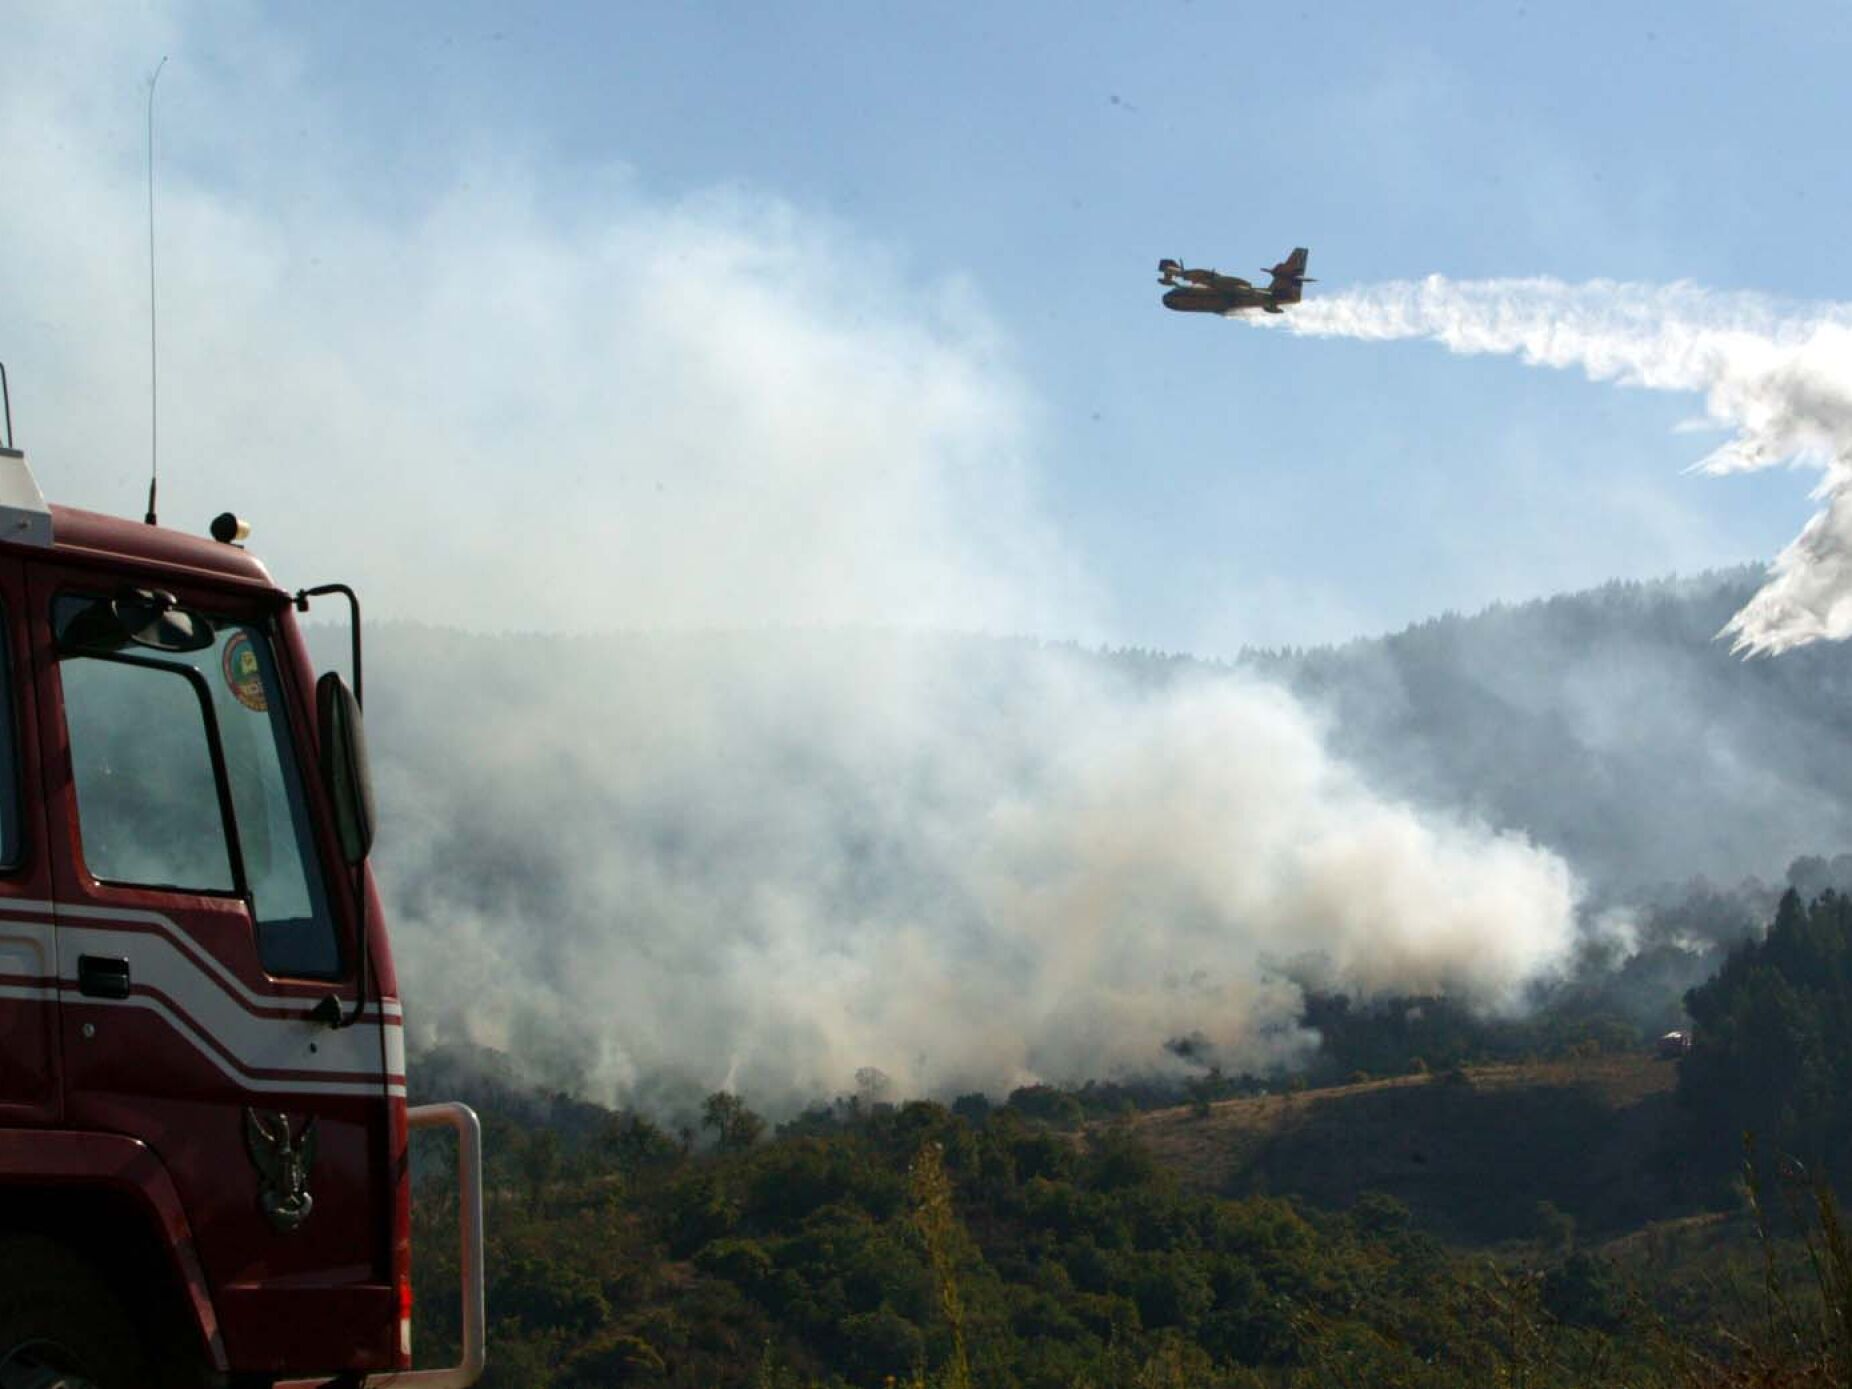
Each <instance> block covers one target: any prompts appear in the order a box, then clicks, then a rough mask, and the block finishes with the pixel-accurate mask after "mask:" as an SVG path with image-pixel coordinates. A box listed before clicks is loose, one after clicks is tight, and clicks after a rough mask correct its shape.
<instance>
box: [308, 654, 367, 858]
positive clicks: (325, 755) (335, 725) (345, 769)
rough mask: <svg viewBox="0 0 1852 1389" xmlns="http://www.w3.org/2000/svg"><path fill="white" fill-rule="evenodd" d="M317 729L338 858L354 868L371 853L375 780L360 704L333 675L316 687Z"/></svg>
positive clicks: (343, 682)
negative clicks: (336, 840) (338, 844)
mask: <svg viewBox="0 0 1852 1389" xmlns="http://www.w3.org/2000/svg"><path fill="white" fill-rule="evenodd" d="M315 724H316V732H317V733H318V735H319V736H320V739H321V771H322V785H323V786H325V787H326V788H327V791H328V800H329V803H330V804H331V805H333V806H334V827H335V833H336V834H337V835H338V836H339V837H340V840H341V855H342V857H343V858H345V859H346V860H347V862H348V864H349V866H355V865H358V864H360V863H363V862H365V860H366V856H367V854H368V853H369V852H370V851H371V850H372V848H373V775H372V772H371V771H370V770H369V769H368V766H367V735H366V727H365V725H364V724H363V723H362V722H361V719H360V705H359V703H358V701H356V700H355V699H354V692H353V691H352V690H350V689H348V688H347V682H346V681H344V680H343V679H341V677H340V676H339V675H338V674H336V673H335V672H334V671H329V672H328V673H327V674H326V675H324V676H322V678H321V679H319V680H317V681H316V682H315Z"/></svg>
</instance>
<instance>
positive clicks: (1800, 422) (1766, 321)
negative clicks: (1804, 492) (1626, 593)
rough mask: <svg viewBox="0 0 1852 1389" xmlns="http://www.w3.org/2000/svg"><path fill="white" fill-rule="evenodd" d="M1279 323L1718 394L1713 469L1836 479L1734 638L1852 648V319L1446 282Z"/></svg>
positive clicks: (1696, 293)
mask: <svg viewBox="0 0 1852 1389" xmlns="http://www.w3.org/2000/svg"><path fill="white" fill-rule="evenodd" d="M1253 317H1255V318H1257V319H1258V318H1259V316H1258V315H1255V316H1253ZM1267 321H1268V322H1269V323H1270V324H1273V323H1283V325H1284V326H1285V327H1286V328H1287V329H1288V330H1289V331H1292V332H1295V333H1301V334H1310V335H1315V336H1321V337H1348V338H1356V339H1361V340H1365V341H1384V340H1389V339H1403V338H1421V339H1427V340H1431V341H1434V342H1438V343H1441V344H1442V345H1443V346H1445V347H1446V348H1447V349H1448V350H1449V351H1452V352H1459V353H1469V354H1471V353H1497V354H1505V355H1512V356H1517V357H1519V358H1521V359H1522V360H1523V361H1525V362H1528V363H1531V364H1533V365H1536V366H1548V367H1557V368H1580V369H1581V370H1582V371H1584V372H1586V373H1587V375H1588V376H1589V377H1590V379H1592V380H1596V381H1612V382H1615V383H1617V384H1620V385H1625V386H1638V387H1644V388H1647V389H1650V390H1661V391H1691V392H1699V393H1702V394H1703V396H1704V400H1705V410H1706V414H1707V415H1708V416H1709V418H1710V420H1711V421H1712V422H1713V423H1715V424H1717V425H1720V426H1723V427H1726V428H1728V429H1730V430H1731V431H1732V437H1731V438H1730V440H1729V441H1728V442H1727V443H1725V444H1723V445H1722V446H1721V447H1719V448H1717V449H1716V450H1714V451H1713V452H1712V453H1711V454H1710V455H1709V456H1707V457H1706V458H1704V459H1703V460H1702V461H1701V462H1700V463H1699V464H1698V465H1697V466H1698V468H1699V469H1700V470H1701V471H1704V472H1708V473H1713V474H1715V473H1730V472H1742V471H1749V470H1753V469H1758V468H1768V467H1774V466H1776V465H1780V464H1800V465H1804V466H1808V467H1814V468H1818V469H1819V470H1820V471H1821V472H1822V474H1823V476H1822V479H1821V481H1820V484H1819V486H1818V487H1817V488H1816V489H1815V496H1816V497H1818V498H1819V499H1820V500H1821V501H1822V502H1823V504H1824V505H1823V507H1822V509H1821V510H1820V512H1819V513H1818V514H1816V515H1815V516H1814V517H1813V518H1812V519H1811V520H1810V521H1809V522H1808V523H1807V525H1806V527H1805V529H1804V530H1802V532H1801V534H1800V535H1799V536H1798V537H1796V539H1795V540H1794V541H1793V543H1792V544H1790V545H1789V546H1788V547H1787V549H1785V550H1784V551H1782V553H1781V555H1780V556H1779V557H1778V558H1777V559H1776V560H1775V563H1774V566H1773V570H1772V573H1771V576H1770V578H1769V581H1768V583H1767V584H1766V585H1765V586H1764V587H1763V588H1762V589H1761V590H1760V591H1759V592H1758V593H1757V594H1756V595H1755V597H1754V598H1753V599H1752V600H1751V601H1750V602H1749V603H1748V605H1747V606H1745V607H1744V608H1743V609H1742V611H1741V612H1739V613H1737V615H1736V616H1735V617H1734V618H1733V619H1732V620H1731V621H1730V623H1729V625H1728V626H1727V627H1726V628H1725V629H1724V632H1725V634H1726V635H1729V636H1731V637H1732V638H1734V640H1735V644H1736V647H1737V649H1738V650H1741V651H1745V652H1751V653H1761V652H1777V651H1783V650H1786V649H1788V648H1790V647H1793V646H1797V645H1801V644H1804V643H1806V642H1810V641H1815V640H1819V639H1822V638H1826V639H1831V640H1840V639H1843V638H1845V637H1847V636H1849V635H1852V307H1847V306H1844V305H1828V306H1823V307H1821V306H1815V307H1809V308H1804V309H1801V308H1788V307H1785V306H1783V305H1781V304H1779V303H1777V302H1775V301H1773V300H1769V299H1766V298H1762V297H1759V296H1755V295H1747V294H1715V293H1711V292H1709V291H1706V290H1702V289H1698V288H1696V287H1695V286H1692V285H1687V284H1677V285H1669V286H1659V287H1655V286H1650V285H1635V284H1619V283H1614V282H1612V281H1602V280H1597V281H1593V282H1590V283H1586V284H1579V285H1572V284H1567V283H1564V282H1563V281H1560V280H1553V279H1528V280H1481V281H1454V280H1448V279H1446V278H1444V277H1442V276H1439V275H1433V276H1429V277H1428V278H1427V279H1425V280H1420V281H1407V282H1395V283H1390V284H1383V285H1376V286H1370V287H1365V288H1361V289H1356V290H1351V291H1349V292H1346V293H1340V294H1332V295H1320V296H1318V297H1317V298H1316V299H1308V300H1307V301H1306V302H1305V303H1303V304H1301V305H1299V306H1298V307H1297V308H1295V309H1294V310H1292V311H1291V313H1290V314H1289V315H1287V316H1285V317H1284V318H1283V319H1269V320H1267Z"/></svg>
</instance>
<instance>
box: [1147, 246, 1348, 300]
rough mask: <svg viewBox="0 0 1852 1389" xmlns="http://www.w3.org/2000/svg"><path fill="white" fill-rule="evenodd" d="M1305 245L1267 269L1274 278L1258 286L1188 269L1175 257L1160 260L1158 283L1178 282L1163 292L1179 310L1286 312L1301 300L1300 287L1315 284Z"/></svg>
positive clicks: (1209, 271)
mask: <svg viewBox="0 0 1852 1389" xmlns="http://www.w3.org/2000/svg"><path fill="white" fill-rule="evenodd" d="M1305 257H1306V251H1305V247H1303V246H1300V247H1298V248H1297V249H1296V250H1294V251H1293V253H1292V254H1291V255H1290V256H1288V257H1287V258H1286V259H1285V260H1283V261H1281V262H1280V263H1279V264H1278V265H1276V266H1274V267H1273V268H1272V269H1270V270H1269V271H1268V272H1267V273H1268V274H1269V275H1271V276H1273V282H1272V283H1271V284H1269V285H1268V286H1267V287H1266V288H1265V289H1256V288H1255V287H1254V286H1253V285H1252V284H1251V283H1249V282H1248V281H1247V280H1241V279H1237V278H1236V277H1235V276H1233V275H1218V274H1216V272H1215V271H1213V270H1185V269H1184V268H1183V266H1182V265H1181V264H1179V263H1178V262H1177V261H1174V260H1161V261H1159V262H1158V283H1159V284H1161V285H1175V286H1177V287H1176V288H1175V289H1173V290H1171V292H1170V293H1169V294H1166V295H1165V296H1164V307H1165V308H1167V309H1175V310H1177V312H1179V313H1219V314H1231V313H1240V312H1241V311H1242V310H1243V309H1264V310H1265V311H1266V312H1268V313H1283V312H1285V309H1284V306H1285V305H1287V304H1297V303H1298V302H1299V287H1300V286H1301V285H1306V284H1313V283H1315V281H1313V279H1312V277H1311V276H1310V275H1307V274H1306V273H1305Z"/></svg>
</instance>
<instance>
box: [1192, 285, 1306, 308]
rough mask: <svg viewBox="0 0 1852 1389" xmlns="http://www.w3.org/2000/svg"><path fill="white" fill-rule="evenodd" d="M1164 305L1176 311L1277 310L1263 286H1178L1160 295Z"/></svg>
mask: <svg viewBox="0 0 1852 1389" xmlns="http://www.w3.org/2000/svg"><path fill="white" fill-rule="evenodd" d="M1163 303H1164V307H1165V308H1167V309H1175V310H1176V311H1177V312H1178V313H1219V314H1228V313H1240V312H1241V311H1242V310H1243V309H1261V310H1264V311H1265V312H1267V313H1280V312H1282V310H1281V309H1280V306H1279V305H1278V304H1277V303H1276V302H1274V298H1273V293H1272V291H1270V290H1265V289H1201V288H1198V287H1196V286H1193V285H1192V286H1179V287H1178V288H1176V289H1173V290H1171V291H1170V292H1169V293H1167V294H1166V295H1165V296H1164V300H1163Z"/></svg>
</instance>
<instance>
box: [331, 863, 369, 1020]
mask: <svg viewBox="0 0 1852 1389" xmlns="http://www.w3.org/2000/svg"><path fill="white" fill-rule="evenodd" d="M354 956H355V959H354V1011H353V1012H351V1013H349V1014H348V1015H347V1016H346V1017H345V1018H342V1017H341V1015H340V1011H339V1006H338V1005H337V1007H336V1012H335V1017H336V1019H337V1020H336V1021H335V1022H334V1023H332V1024H330V1025H331V1026H333V1027H335V1028H337V1029H339V1028H343V1027H352V1026H353V1025H354V1024H355V1023H357V1022H359V1021H360V1015H361V1014H362V1013H364V1012H366V1009H367V865H366V860H365V859H362V860H361V861H360V862H359V863H357V864H355V865H354ZM331 1000H332V995H330V1001H331Z"/></svg>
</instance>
